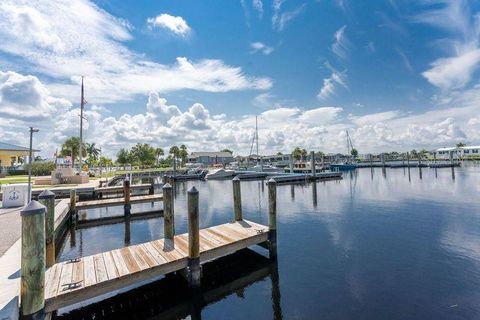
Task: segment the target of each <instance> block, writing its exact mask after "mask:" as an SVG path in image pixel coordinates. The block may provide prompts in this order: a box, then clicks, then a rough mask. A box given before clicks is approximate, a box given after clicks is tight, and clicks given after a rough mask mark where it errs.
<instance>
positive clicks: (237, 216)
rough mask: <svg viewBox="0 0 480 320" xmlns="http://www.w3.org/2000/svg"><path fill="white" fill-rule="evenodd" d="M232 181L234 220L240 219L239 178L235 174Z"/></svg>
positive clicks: (240, 194)
mask: <svg viewBox="0 0 480 320" xmlns="http://www.w3.org/2000/svg"><path fill="white" fill-rule="evenodd" d="M232 183H233V210H234V212H235V221H241V220H242V193H241V190H240V178H239V177H238V176H236V177H235V178H233V180H232Z"/></svg>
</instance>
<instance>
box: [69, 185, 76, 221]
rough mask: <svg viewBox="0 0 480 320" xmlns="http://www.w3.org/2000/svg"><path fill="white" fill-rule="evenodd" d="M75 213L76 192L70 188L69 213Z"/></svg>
mask: <svg viewBox="0 0 480 320" xmlns="http://www.w3.org/2000/svg"><path fill="white" fill-rule="evenodd" d="M76 214H77V192H76V191H75V189H71V190H70V215H71V216H74V215H76Z"/></svg>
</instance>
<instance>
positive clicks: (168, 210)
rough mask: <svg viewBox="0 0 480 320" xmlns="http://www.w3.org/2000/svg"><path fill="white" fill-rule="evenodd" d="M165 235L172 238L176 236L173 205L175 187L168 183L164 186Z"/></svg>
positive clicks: (166, 237)
mask: <svg viewBox="0 0 480 320" xmlns="http://www.w3.org/2000/svg"><path fill="white" fill-rule="evenodd" d="M162 190H163V235H164V237H165V239H170V240H172V239H173V237H174V236H175V218H174V205H173V188H172V186H171V185H170V184H169V183H166V184H165V185H164V186H163V188H162Z"/></svg>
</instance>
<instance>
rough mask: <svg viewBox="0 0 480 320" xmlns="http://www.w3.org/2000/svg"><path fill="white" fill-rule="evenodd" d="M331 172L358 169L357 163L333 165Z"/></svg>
mask: <svg viewBox="0 0 480 320" xmlns="http://www.w3.org/2000/svg"><path fill="white" fill-rule="evenodd" d="M330 169H331V170H339V171H347V170H355V169H357V164H356V163H348V162H345V163H332V164H331V165H330Z"/></svg>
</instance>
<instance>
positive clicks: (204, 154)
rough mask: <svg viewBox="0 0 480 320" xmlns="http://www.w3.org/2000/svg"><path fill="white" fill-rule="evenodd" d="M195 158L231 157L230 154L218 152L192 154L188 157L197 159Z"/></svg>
mask: <svg viewBox="0 0 480 320" xmlns="http://www.w3.org/2000/svg"><path fill="white" fill-rule="evenodd" d="M197 157H233V156H232V154H231V153H230V152H224V151H219V152H215V151H212V152H192V154H191V155H190V158H197Z"/></svg>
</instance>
